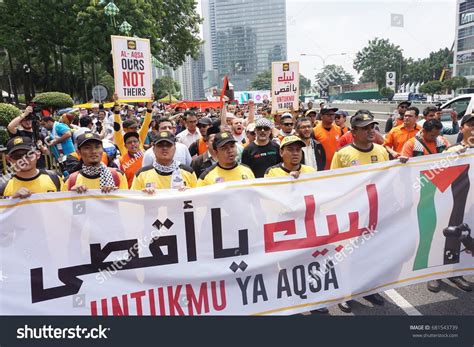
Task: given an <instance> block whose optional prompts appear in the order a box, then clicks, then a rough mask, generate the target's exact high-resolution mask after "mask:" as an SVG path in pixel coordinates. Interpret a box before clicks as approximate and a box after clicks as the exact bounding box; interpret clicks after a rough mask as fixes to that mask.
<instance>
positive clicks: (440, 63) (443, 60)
mask: <svg viewBox="0 0 474 347" xmlns="http://www.w3.org/2000/svg"><path fill="white" fill-rule="evenodd" d="M452 62H453V52H452V51H451V50H450V49H448V48H443V49H440V50H438V51H436V52H431V53H430V55H429V56H428V57H427V58H423V59H418V60H413V59H412V58H410V59H408V60H407V61H406V66H405V68H404V70H403V71H404V74H406V75H407V76H408V80H409V81H411V82H422V81H431V80H439V78H440V76H441V72H442V71H443V69H444V68H446V67H447V66H448V65H449V64H451V63H452Z"/></svg>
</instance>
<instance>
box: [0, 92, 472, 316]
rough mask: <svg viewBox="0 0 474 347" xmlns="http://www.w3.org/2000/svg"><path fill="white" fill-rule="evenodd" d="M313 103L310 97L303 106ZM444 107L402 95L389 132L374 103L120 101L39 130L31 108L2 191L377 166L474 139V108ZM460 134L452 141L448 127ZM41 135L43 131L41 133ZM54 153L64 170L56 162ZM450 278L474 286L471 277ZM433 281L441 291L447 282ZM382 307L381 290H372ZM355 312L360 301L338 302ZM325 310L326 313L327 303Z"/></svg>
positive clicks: (46, 121)
mask: <svg viewBox="0 0 474 347" xmlns="http://www.w3.org/2000/svg"><path fill="white" fill-rule="evenodd" d="M302 106H304V105H302ZM440 113H441V111H440V110H439V109H438V108H436V107H432V106H430V107H427V108H426V109H424V110H423V111H422V115H423V116H422V117H421V116H420V110H419V109H418V108H417V107H415V106H412V105H411V104H410V102H406V101H405V102H401V103H400V104H399V105H398V107H397V116H395V117H393V119H392V118H390V119H389V120H388V122H387V126H386V134H385V136H383V135H382V134H381V132H380V131H379V128H378V125H379V124H378V122H377V120H376V119H375V117H374V115H373V114H372V112H370V111H369V110H365V109H362V110H359V111H357V112H355V114H353V115H352V116H350V115H349V114H348V113H347V112H345V111H344V110H339V109H337V108H335V107H331V106H326V105H324V104H321V105H320V107H319V108H318V109H314V108H313V105H312V104H308V105H307V107H306V108H305V107H300V109H299V110H291V111H290V112H285V113H282V114H272V111H271V105H270V104H269V103H264V104H259V105H256V104H255V103H254V102H253V101H249V102H248V104H245V105H233V104H228V103H227V102H226V103H224V104H223V106H222V108H219V109H216V110H214V109H204V110H201V109H193V108H191V109H182V108H176V109H172V108H165V107H163V105H161V104H159V103H156V102H148V103H147V104H146V105H143V106H142V107H134V106H131V105H125V104H120V103H119V102H118V100H117V97H116V96H114V106H113V107H112V108H110V109H105V108H104V107H103V105H101V104H97V105H93V106H92V108H91V109H90V110H88V109H79V110H78V112H77V114H74V113H66V114H63V115H61V117H59V118H57V117H53V116H46V117H43V118H42V119H41V120H40V121H39V124H38V127H39V129H36V130H35V129H33V128H32V122H33V110H32V108H31V107H27V108H26V109H25V110H24V112H23V113H22V114H21V115H20V116H19V117H17V118H15V119H13V120H12V121H11V123H10V124H9V125H8V131H9V132H10V135H11V139H10V140H9V141H8V143H7V149H6V150H7V160H8V163H9V167H8V169H7V174H6V175H3V176H2V177H1V179H0V196H1V197H4V198H21V199H25V198H28V197H30V196H31V195H32V194H34V193H44V192H57V191H75V192H77V193H84V192H86V191H88V190H89V189H100V190H101V191H102V192H103V193H108V192H111V191H113V190H116V189H132V190H140V191H143V192H144V194H158V193H159V192H158V191H159V190H160V189H179V190H186V189H192V188H195V187H201V186H207V185H212V184H219V183H222V182H228V181H235V180H246V179H253V178H263V179H264V178H268V177H284V176H291V177H293V178H294V179H298V177H299V176H300V175H301V174H305V173H311V172H316V171H324V170H336V169H339V168H345V167H351V166H358V165H366V164H374V163H380V162H385V161H388V160H400V161H401V162H403V163H405V162H407V161H408V160H409V158H410V157H416V156H425V155H431V154H436V153H442V152H445V151H448V152H453V151H458V152H460V151H464V150H465V149H466V148H469V147H471V148H472V147H474V115H472V114H466V115H463V117H462V118H461V120H460V122H459V123H460V124H458V119H457V115H456V114H455V113H454V112H453V115H452V123H453V124H452V127H450V128H445V127H443V124H442V123H441V121H440ZM458 132H459V137H458V142H457V143H452V144H450V143H449V142H448V141H447V139H446V138H445V137H443V134H456V133H458ZM38 134H39V136H38ZM50 154H51V155H52V156H54V158H55V161H56V163H57V164H58V168H59V169H58V170H55V171H54V170H47V168H46V167H45V160H44V157H45V156H47V155H50ZM450 280H451V281H452V282H453V283H455V284H456V285H457V286H458V287H459V288H461V289H463V290H466V291H470V290H471V287H470V285H469V283H468V282H466V281H465V280H464V279H463V278H462V277H453V278H450ZM428 289H429V290H431V291H433V292H436V291H439V281H430V282H429V284H428ZM365 298H366V299H367V300H369V301H370V302H372V303H373V304H376V305H382V304H383V303H384V299H383V297H382V296H380V295H379V294H373V295H370V296H367V297H365ZM339 307H340V308H341V309H342V310H343V311H345V312H350V311H351V303H350V302H345V303H342V304H340V305H339ZM319 312H327V309H320V310H319Z"/></svg>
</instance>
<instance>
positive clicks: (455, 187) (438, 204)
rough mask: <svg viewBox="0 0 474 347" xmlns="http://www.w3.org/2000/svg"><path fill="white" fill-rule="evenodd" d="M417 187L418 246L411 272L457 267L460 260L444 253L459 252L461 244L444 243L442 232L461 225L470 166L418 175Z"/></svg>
mask: <svg viewBox="0 0 474 347" xmlns="http://www.w3.org/2000/svg"><path fill="white" fill-rule="evenodd" d="M420 186H421V190H420V201H419V203H418V207H417V215H418V228H419V232H420V243H419V245H418V250H417V253H416V257H415V262H414V264H413V270H421V269H426V268H429V267H433V266H441V265H446V264H454V263H459V257H453V255H452V254H451V252H447V251H446V250H447V249H456V250H457V251H458V252H459V251H460V249H461V242H459V241H458V240H450V239H447V238H446V237H445V236H444V235H443V230H444V229H445V228H447V227H448V226H458V225H460V224H462V223H463V221H464V211H465V209H466V200H467V196H468V193H469V186H470V182H469V165H468V164H466V165H458V166H450V167H448V168H445V169H436V170H426V171H421V172H420ZM448 214H449V220H448V217H447V215H448ZM453 242H454V244H453Z"/></svg>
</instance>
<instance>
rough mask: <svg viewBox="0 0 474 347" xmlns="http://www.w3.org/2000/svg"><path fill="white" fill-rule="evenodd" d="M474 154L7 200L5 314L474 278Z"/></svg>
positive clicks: (152, 306) (175, 306)
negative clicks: (148, 191)
mask: <svg viewBox="0 0 474 347" xmlns="http://www.w3.org/2000/svg"><path fill="white" fill-rule="evenodd" d="M473 158H474V151H470V152H468V153H466V154H464V155H462V156H461V157H456V156H453V155H450V156H446V155H434V156H430V157H423V158H420V159H413V160H410V161H409V162H408V163H407V164H401V163H399V162H398V161H393V162H388V163H380V164H374V165H366V166H361V167H358V168H349V169H341V170H335V171H331V172H320V173H315V174H308V175H302V176H301V177H300V178H299V179H297V180H295V179H292V178H275V179H259V180H252V181H240V182H232V183H223V184H216V185H214V186H210V187H204V188H197V189H191V190H188V191H186V192H174V191H160V192H159V193H158V194H157V195H156V196H152V197H150V196H146V195H144V194H143V193H141V192H128V191H118V192H115V193H113V194H111V195H106V194H101V193H99V192H97V191H95V192H91V193H90V194H88V195H78V194H76V193H49V194H38V195H35V196H33V197H31V198H30V199H28V200H21V201H20V200H16V199H15V200H3V201H0V225H1V229H0V275H1V277H0V314H1V315H25V314H29V315H54V314H56V315H57V314H66V315H204V314H206V315H287V314H292V313H298V312H303V311H308V310H311V309H315V308H317V307H323V306H330V305H334V304H336V303H338V302H341V301H344V300H347V299H349V298H357V297H360V296H363V295H367V294H370V293H375V292H380V291H384V290H387V289H390V288H396V287H401V286H405V285H409V284H414V283H418V282H425V281H428V280H430V279H435V278H441V277H449V276H452V275H453V274H455V275H462V274H472V273H474V262H473V259H474V258H473V256H472V254H469V253H468V252H466V251H463V250H464V248H465V245H464V244H463V243H462V242H461V241H460V238H462V237H464V239H463V240H465V241H464V242H466V243H467V242H468V240H469V238H468V237H467V236H466V235H467V232H462V231H460V230H455V229H452V230H451V231H449V232H447V233H446V235H445V234H444V233H443V230H444V229H445V228H446V227H448V226H449V225H451V226H457V225H460V224H462V223H467V224H468V225H469V226H471V227H472V226H474V193H473V189H472V187H470V182H472V181H473V178H474V173H473V172H474V168H473V166H474V165H473V164H474V163H473ZM463 235H464V236H463Z"/></svg>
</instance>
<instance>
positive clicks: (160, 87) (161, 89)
mask: <svg viewBox="0 0 474 347" xmlns="http://www.w3.org/2000/svg"><path fill="white" fill-rule="evenodd" d="M180 91H181V87H180V85H179V83H178V82H176V81H175V80H174V79H173V78H171V77H169V76H163V77H160V78H159V79H158V80H156V81H155V83H154V84H153V92H154V94H155V98H156V99H161V98H163V97H165V96H166V95H169V94H171V95H172V96H174V97H175V98H177V99H179V98H180Z"/></svg>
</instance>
